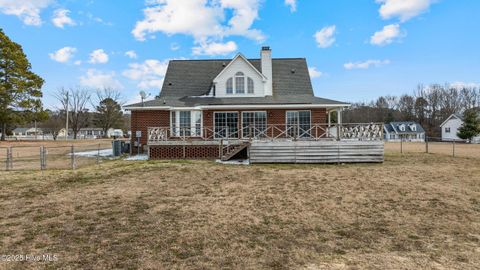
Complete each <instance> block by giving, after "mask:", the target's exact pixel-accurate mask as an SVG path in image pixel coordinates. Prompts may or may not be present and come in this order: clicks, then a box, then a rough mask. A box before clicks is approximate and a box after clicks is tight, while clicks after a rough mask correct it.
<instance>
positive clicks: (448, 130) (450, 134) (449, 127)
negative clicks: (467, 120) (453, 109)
mask: <svg viewBox="0 0 480 270" xmlns="http://www.w3.org/2000/svg"><path fill="white" fill-rule="evenodd" d="M462 125H463V117H462V116H461V115H458V114H452V115H450V116H449V117H448V118H447V119H446V120H445V121H443V123H442V124H440V128H441V129H442V141H453V140H462V139H460V138H459V137H458V136H457V133H458V129H459V128H460V127H461V126H462ZM472 142H473V143H480V136H477V137H474V138H473V140H472Z"/></svg>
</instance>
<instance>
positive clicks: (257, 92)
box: [214, 57, 265, 97]
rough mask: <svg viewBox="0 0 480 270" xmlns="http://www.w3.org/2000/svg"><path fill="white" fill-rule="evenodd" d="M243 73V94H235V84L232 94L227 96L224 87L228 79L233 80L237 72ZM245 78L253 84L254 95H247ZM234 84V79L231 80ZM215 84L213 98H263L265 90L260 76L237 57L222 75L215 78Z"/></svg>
mask: <svg viewBox="0 0 480 270" xmlns="http://www.w3.org/2000/svg"><path fill="white" fill-rule="evenodd" d="M239 71H240V72H243V73H244V74H245V93H244V94H235V84H234V86H233V90H234V91H233V94H227V91H226V85H227V80H228V79H229V78H234V77H235V74H236V73H237V72H239ZM247 77H250V78H252V80H253V83H254V93H253V94H248V93H247V92H248V91H247ZM233 81H234V82H235V79H234V80H233ZM214 83H215V96H217V97H264V96H265V90H264V87H265V86H264V85H265V83H264V82H263V78H262V76H261V75H260V74H259V73H258V72H257V71H256V70H255V69H254V68H253V67H252V66H251V65H250V64H249V63H247V62H246V61H245V60H244V59H243V58H242V57H237V58H236V59H235V61H234V62H232V63H231V64H230V65H229V66H228V68H227V69H226V70H224V71H223V73H222V74H221V75H220V76H219V77H217V78H216V79H215V81H214Z"/></svg>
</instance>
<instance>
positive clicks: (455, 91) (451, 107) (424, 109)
mask: <svg viewBox="0 0 480 270" xmlns="http://www.w3.org/2000/svg"><path fill="white" fill-rule="evenodd" d="M478 108H480V88H478V87H475V86H458V85H451V84H443V85H441V84H432V85H428V86H424V85H419V86H418V87H417V89H416V90H415V91H413V93H412V94H403V95H400V96H391V95H388V96H381V97H379V98H377V99H376V100H374V101H370V102H359V103H354V104H352V106H351V107H350V108H349V109H347V110H346V111H345V112H344V114H343V121H344V122H348V123H369V122H383V123H388V122H392V121H416V122H418V123H419V124H420V125H422V127H423V128H424V129H425V131H426V133H427V136H430V137H440V135H441V129H440V124H441V123H442V122H443V121H445V120H446V119H447V118H448V117H449V116H450V115H451V114H454V113H455V114H459V115H463V114H464V113H465V112H466V111H469V110H473V111H475V110H478Z"/></svg>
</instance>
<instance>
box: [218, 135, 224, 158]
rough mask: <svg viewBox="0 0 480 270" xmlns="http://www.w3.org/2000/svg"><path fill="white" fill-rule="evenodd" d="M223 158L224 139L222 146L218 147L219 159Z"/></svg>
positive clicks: (221, 141)
mask: <svg viewBox="0 0 480 270" xmlns="http://www.w3.org/2000/svg"><path fill="white" fill-rule="evenodd" d="M222 156H223V139H221V140H220V144H219V145H218V158H219V159H222Z"/></svg>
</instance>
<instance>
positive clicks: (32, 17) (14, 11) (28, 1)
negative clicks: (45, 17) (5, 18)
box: [0, 0, 54, 26]
mask: <svg viewBox="0 0 480 270" xmlns="http://www.w3.org/2000/svg"><path fill="white" fill-rule="evenodd" d="M53 2H54V1H53V0H0V12H2V13H3V14H6V15H14V16H17V17H18V18H19V19H20V20H22V21H23V23H24V24H26V25H34V26H39V25H41V24H42V19H41V18H40V13H41V11H42V9H44V8H46V7H48V6H49V5H50V4H52V3H53Z"/></svg>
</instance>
